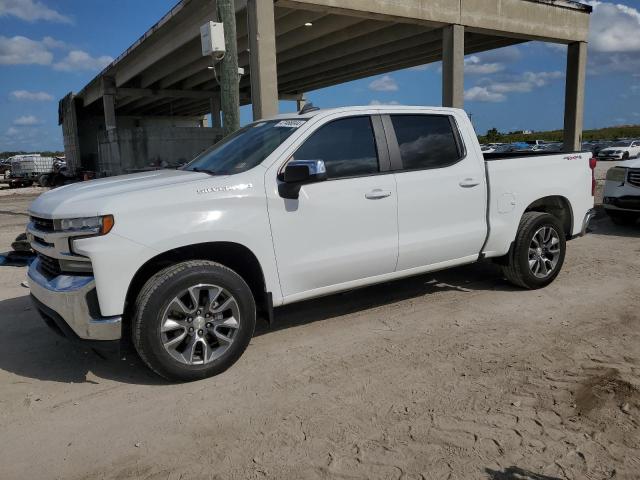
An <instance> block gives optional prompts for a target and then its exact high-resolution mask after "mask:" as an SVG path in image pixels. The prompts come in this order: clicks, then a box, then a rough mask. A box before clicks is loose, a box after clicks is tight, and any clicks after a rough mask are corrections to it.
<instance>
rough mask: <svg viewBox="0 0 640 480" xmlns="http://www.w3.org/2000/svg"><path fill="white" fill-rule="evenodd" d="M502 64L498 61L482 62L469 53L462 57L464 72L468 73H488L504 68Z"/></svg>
mask: <svg viewBox="0 0 640 480" xmlns="http://www.w3.org/2000/svg"><path fill="white" fill-rule="evenodd" d="M504 68H505V67H504V65H503V64H502V63H499V62H493V63H484V62H483V61H482V59H481V58H480V57H479V56H477V55H471V56H470V57H467V58H465V59H464V73H468V74H470V75H490V74H492V73H498V72H501V71H503V70H504Z"/></svg>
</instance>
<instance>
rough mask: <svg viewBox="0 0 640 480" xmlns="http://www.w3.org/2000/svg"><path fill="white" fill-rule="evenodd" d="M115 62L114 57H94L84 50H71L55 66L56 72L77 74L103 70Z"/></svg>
mask: <svg viewBox="0 0 640 480" xmlns="http://www.w3.org/2000/svg"><path fill="white" fill-rule="evenodd" d="M111 62H113V57H109V56H107V55H103V56H101V57H92V56H91V55H89V54H88V53H87V52H84V51H82V50H71V51H70V52H69V53H68V54H67V56H66V57H64V58H63V59H62V60H60V61H59V62H56V63H55V64H54V65H53V68H54V69H55V70H60V71H64V72H75V71H81V70H102V69H103V68H104V67H106V66H107V65H109V64H110V63H111Z"/></svg>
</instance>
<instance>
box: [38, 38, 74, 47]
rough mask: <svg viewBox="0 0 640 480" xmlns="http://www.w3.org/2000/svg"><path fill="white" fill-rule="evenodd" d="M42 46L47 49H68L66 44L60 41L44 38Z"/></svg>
mask: <svg viewBox="0 0 640 480" xmlns="http://www.w3.org/2000/svg"><path fill="white" fill-rule="evenodd" d="M42 44H43V45H44V46H45V47H47V48H69V45H67V43H66V42H63V41H62V40H56V39H55V38H52V37H44V38H43V39H42Z"/></svg>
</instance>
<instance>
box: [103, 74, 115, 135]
mask: <svg viewBox="0 0 640 480" xmlns="http://www.w3.org/2000/svg"><path fill="white" fill-rule="evenodd" d="M102 90H103V95H102V103H103V106H104V125H105V129H106V130H115V129H116V82H115V79H114V78H112V77H103V78H102Z"/></svg>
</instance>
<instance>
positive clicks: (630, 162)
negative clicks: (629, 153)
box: [616, 158, 640, 168]
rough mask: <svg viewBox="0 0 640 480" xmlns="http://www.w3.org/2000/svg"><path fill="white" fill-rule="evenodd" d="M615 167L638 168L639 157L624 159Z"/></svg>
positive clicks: (639, 164) (639, 166)
mask: <svg viewBox="0 0 640 480" xmlns="http://www.w3.org/2000/svg"><path fill="white" fill-rule="evenodd" d="M616 166H617V167H624V168H640V158H634V159H633V160H625V161H624V162H620V163H618V164H617V165H616Z"/></svg>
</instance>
